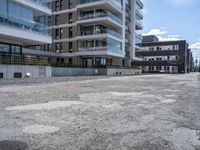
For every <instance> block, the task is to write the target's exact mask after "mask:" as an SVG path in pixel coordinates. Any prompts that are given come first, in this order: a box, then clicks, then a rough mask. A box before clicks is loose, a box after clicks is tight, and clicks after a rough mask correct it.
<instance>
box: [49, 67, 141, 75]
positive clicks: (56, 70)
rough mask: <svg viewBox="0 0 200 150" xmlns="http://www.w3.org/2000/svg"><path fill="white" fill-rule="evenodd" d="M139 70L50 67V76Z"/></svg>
mask: <svg viewBox="0 0 200 150" xmlns="http://www.w3.org/2000/svg"><path fill="white" fill-rule="evenodd" d="M141 72H142V70H141V69H114V68H102V69H99V68H98V69H97V68H62V67H52V76H88V75H89V76H90V75H109V76H111V75H135V74H141Z"/></svg>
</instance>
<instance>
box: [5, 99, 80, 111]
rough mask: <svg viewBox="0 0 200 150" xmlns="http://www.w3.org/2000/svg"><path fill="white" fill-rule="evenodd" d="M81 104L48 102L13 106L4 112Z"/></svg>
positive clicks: (76, 102)
mask: <svg viewBox="0 0 200 150" xmlns="http://www.w3.org/2000/svg"><path fill="white" fill-rule="evenodd" d="M80 104H83V102H78V101H50V102H48V103H38V104H30V105H23V106H14V107H8V108H5V110H51V109H57V108H65V107H69V106H71V105H80Z"/></svg>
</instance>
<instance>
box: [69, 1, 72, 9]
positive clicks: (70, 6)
mask: <svg viewBox="0 0 200 150" xmlns="http://www.w3.org/2000/svg"><path fill="white" fill-rule="evenodd" d="M72 7H73V0H68V9H71V8H72Z"/></svg>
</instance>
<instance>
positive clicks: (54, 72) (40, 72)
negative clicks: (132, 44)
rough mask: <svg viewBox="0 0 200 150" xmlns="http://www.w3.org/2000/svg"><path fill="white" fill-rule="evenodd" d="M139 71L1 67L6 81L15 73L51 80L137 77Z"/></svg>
mask: <svg viewBox="0 0 200 150" xmlns="http://www.w3.org/2000/svg"><path fill="white" fill-rule="evenodd" d="M141 72H142V70H137V69H114V68H101V69H100V68H98V69H97V68H64V67H48V66H24V65H0V73H3V78H4V79H13V78H14V73H21V74H22V78H25V77H26V73H30V74H31V77H30V78H50V77H52V76H92V75H109V76H112V75H135V74H141Z"/></svg>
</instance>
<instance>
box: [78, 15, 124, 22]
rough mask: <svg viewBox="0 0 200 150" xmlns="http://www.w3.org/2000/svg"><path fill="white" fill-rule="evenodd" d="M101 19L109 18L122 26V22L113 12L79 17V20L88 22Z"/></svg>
mask: <svg viewBox="0 0 200 150" xmlns="http://www.w3.org/2000/svg"><path fill="white" fill-rule="evenodd" d="M101 17H109V18H110V19H112V20H114V21H115V22H117V23H119V24H122V20H121V19H120V18H119V17H117V16H116V15H114V14H112V13H111V12H102V13H91V14H87V15H84V16H81V17H79V20H87V19H93V18H101Z"/></svg>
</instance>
